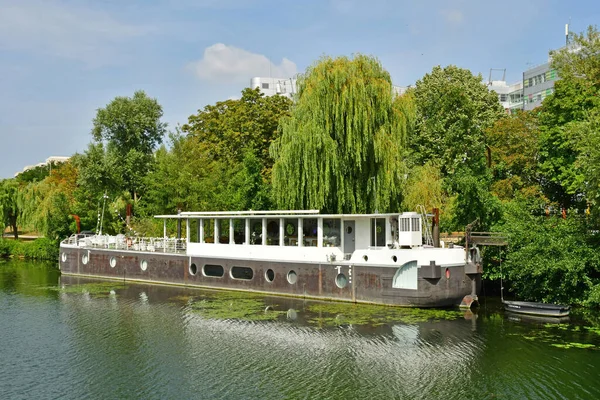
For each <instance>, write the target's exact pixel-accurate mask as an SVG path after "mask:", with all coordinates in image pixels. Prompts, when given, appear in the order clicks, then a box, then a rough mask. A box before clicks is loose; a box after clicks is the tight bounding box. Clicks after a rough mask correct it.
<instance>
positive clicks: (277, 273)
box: [59, 246, 481, 307]
mask: <svg viewBox="0 0 600 400" xmlns="http://www.w3.org/2000/svg"><path fill="white" fill-rule="evenodd" d="M60 251H61V255H60V261H59V262H60V269H61V272H62V273H63V274H67V275H79V276H90V277H101V278H109V279H124V280H131V281H141V282H151V283H159V284H170V285H181V286H190V287H205V288H213V289H226V290H243V291H251V292H261V293H269V294H277V295H287V296H295V297H307V298H316V299H329V300H338V301H349V302H357V303H375V304H385V305H397V306H409V307H447V306H455V305H459V304H460V303H461V301H462V300H463V298H464V297H465V296H467V295H470V294H472V290H473V288H474V287H475V288H476V289H477V290H478V289H479V287H480V284H481V275H480V274H471V273H470V274H468V275H467V274H465V268H464V266H457V267H450V268H449V275H450V276H449V277H446V276H445V274H443V275H442V276H441V277H440V278H437V279H431V278H427V277H426V276H427V275H426V274H427V272H426V271H425V269H423V268H420V269H419V276H418V288H417V289H416V290H411V289H398V288H393V287H392V281H393V278H394V274H395V273H396V271H397V268H393V267H386V266H376V265H375V266H364V265H351V264H349V263H348V262H337V263H336V262H332V263H302V262H279V261H278V262H275V261H262V260H240V259H233V258H231V259H227V258H208V257H196V256H188V255H185V254H165V253H151V252H139V251H123V250H108V249H89V248H83V247H62V246H61V250H60ZM84 255H86V256H87V257H84ZM84 258H87V260H86V261H87V263H85V264H84V262H83V261H84ZM111 260H112V261H113V264H114V266H111ZM144 261H145V265H146V266H147V267H146V269H145V270H142V268H141V267H140V266H141V263H142V262H144ZM192 264H193V265H194V266H196V267H195V268H194V267H193V266H192ZM206 264H209V265H218V266H222V267H223V271H224V273H223V276H222V277H212V276H205V275H204V273H203V270H202V266H204V265H206ZM233 267H243V268H247V269H251V270H252V278H251V279H235V278H233V277H232V275H231V271H232V268H233ZM269 270H271V272H272V275H271V277H272V279H270V278H269V275H270V273H267V271H269ZM192 271H196V273H195V274H193V273H192ZM290 271H294V272H295V274H296V276H297V280H296V281H295V282H294V283H290V282H289V280H288V274H289V273H290ZM340 273H342V274H344V275H345V277H347V278H348V282H347V284H346V285H345V286H344V287H339V286H338V284H336V279H337V277H338V274H340ZM422 275H424V276H425V277H424V276H422Z"/></svg>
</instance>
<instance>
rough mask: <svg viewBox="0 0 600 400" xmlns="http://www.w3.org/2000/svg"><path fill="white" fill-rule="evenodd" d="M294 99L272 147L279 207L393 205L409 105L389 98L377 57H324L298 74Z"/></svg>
mask: <svg viewBox="0 0 600 400" xmlns="http://www.w3.org/2000/svg"><path fill="white" fill-rule="evenodd" d="M296 100H297V101H296V104H295V105H294V106H293V108H292V113H291V115H290V116H289V117H287V118H284V119H282V120H281V121H280V125H279V129H280V131H281V136H280V137H279V139H278V140H277V141H275V142H274V143H273V145H272V146H271V154H272V156H273V158H274V159H275V160H276V161H275V165H274V167H273V189H274V193H275V200H276V201H277V203H278V206H279V207H280V208H287V209H320V210H323V211H327V212H337V213H355V212H369V211H374V210H375V209H376V208H377V209H378V211H380V212H383V211H387V210H390V209H395V210H397V209H398V207H399V204H400V201H401V192H402V191H401V186H402V181H403V176H404V163H403V154H404V146H405V143H406V138H407V134H408V130H409V127H410V126H411V125H412V121H413V120H414V118H413V115H414V106H413V101H412V98H411V97H410V96H402V97H396V98H395V99H394V97H393V94H392V83H391V79H390V75H389V74H388V72H387V71H385V70H384V69H383V68H382V66H381V64H380V63H379V61H378V60H377V59H374V58H372V57H367V56H363V55H358V56H355V57H354V58H352V59H349V58H347V57H339V58H335V59H332V58H329V57H324V58H322V59H321V60H320V61H319V62H318V63H316V64H315V65H313V66H312V67H310V68H309V69H308V70H307V72H306V74H304V75H303V76H300V77H299V79H298V96H297V99H296Z"/></svg>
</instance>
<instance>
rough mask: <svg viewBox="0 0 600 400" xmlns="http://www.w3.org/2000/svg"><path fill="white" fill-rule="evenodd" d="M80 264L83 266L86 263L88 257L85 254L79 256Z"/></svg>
mask: <svg viewBox="0 0 600 400" xmlns="http://www.w3.org/2000/svg"><path fill="white" fill-rule="evenodd" d="M81 262H82V263H83V264H84V265H85V264H87V263H88V255H87V253H86V254H84V255H82V256H81Z"/></svg>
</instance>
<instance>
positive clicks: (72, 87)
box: [0, 0, 600, 178]
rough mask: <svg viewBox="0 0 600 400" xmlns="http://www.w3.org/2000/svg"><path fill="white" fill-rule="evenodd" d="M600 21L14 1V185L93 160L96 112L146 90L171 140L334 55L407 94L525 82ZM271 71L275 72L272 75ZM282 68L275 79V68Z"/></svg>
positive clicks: (341, 7) (512, 4) (355, 4)
mask: <svg viewBox="0 0 600 400" xmlns="http://www.w3.org/2000/svg"><path fill="white" fill-rule="evenodd" d="M569 18H570V19H571V30H573V31H576V32H581V31H583V30H585V29H586V27H587V26H588V25H594V24H597V23H598V21H600V3H598V2H597V0H596V1H591V0H586V1H575V0H574V1H570V2H568V1H555V0H548V1H539V0H522V1H513V0H505V1H503V2H488V1H479V0H446V1H441V0H440V1H433V0H432V1H426V0H423V1H392V0H368V1H359V0H321V1H316V0H315V1H302V0H296V1H288V0H279V1H269V0H237V1H234V0H93V1H92V0H0V155H1V162H0V178H7V177H12V176H13V175H14V174H15V173H16V172H18V171H20V170H21V169H22V168H23V167H24V166H25V165H29V164H36V163H38V162H42V161H44V160H45V159H46V158H47V157H49V156H68V155H72V154H74V153H75V152H82V151H83V150H84V149H85V148H86V146H87V144H88V143H89V142H90V141H91V135H90V130H91V125H92V119H93V117H94V115H95V112H96V109H98V108H99V107H104V106H105V105H106V104H107V103H109V102H110V101H111V100H112V99H113V98H114V97H115V96H131V95H132V94H133V92H134V91H135V90H137V89H143V90H145V91H146V92H147V93H148V94H149V95H150V96H152V97H155V98H157V99H158V101H159V102H160V103H161V104H162V106H163V108H164V113H165V116H164V120H165V121H166V122H167V123H168V124H169V127H170V128H171V129H173V128H175V126H177V125H178V124H183V123H185V122H186V121H187V117H188V116H189V115H190V114H192V113H195V112H196V111H197V110H198V109H201V108H203V107H204V106H205V105H207V104H213V103H215V102H216V101H219V100H225V99H228V98H231V97H236V96H239V93H240V91H241V90H242V89H243V88H244V87H246V86H248V85H249V83H250V78H252V77H253V76H269V69H270V70H271V74H272V75H273V76H280V77H287V76H290V75H293V74H295V73H297V72H303V71H304V70H305V69H306V67H307V66H308V65H310V64H312V63H314V62H315V61H316V60H318V58H319V57H320V56H322V55H324V54H327V55H332V56H336V55H352V54H353V53H363V54H369V55H373V56H376V57H378V58H379V59H380V60H381V62H382V64H383V66H384V67H385V68H386V69H387V70H388V71H389V72H390V74H391V76H392V80H393V81H394V83H395V84H397V85H402V86H406V85H409V84H414V82H415V81H417V80H418V79H420V78H421V77H422V76H423V75H424V74H426V73H427V72H429V71H431V69H432V68H433V67H434V66H435V65H442V66H445V65H448V64H455V65H458V66H460V67H463V68H468V69H470V70H471V71H473V72H474V73H481V74H482V75H483V76H484V78H485V79H487V77H488V74H489V70H490V68H506V69H507V80H508V81H511V82H512V81H516V80H518V79H520V76H521V73H522V71H523V70H524V69H526V68H527V67H528V66H532V65H534V64H541V63H543V62H545V61H546V60H547V57H548V56H547V54H548V50H550V49H553V48H557V47H560V46H561V45H563V44H564V40H565V39H564V25H565V23H567V22H568V21H569ZM269 60H270V62H269ZM269 64H271V67H269Z"/></svg>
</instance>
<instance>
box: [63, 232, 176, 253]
mask: <svg viewBox="0 0 600 400" xmlns="http://www.w3.org/2000/svg"><path fill="white" fill-rule="evenodd" d="M63 243H64V244H69V245H76V246H79V247H87V248H96V249H114V250H130V251H131V250H133V251H150V252H159V253H185V252H186V240H185V239H177V238H164V237H162V238H152V237H127V236H124V235H117V236H110V235H90V236H83V237H82V235H72V236H70V237H69V238H67V239H65V240H63Z"/></svg>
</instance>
